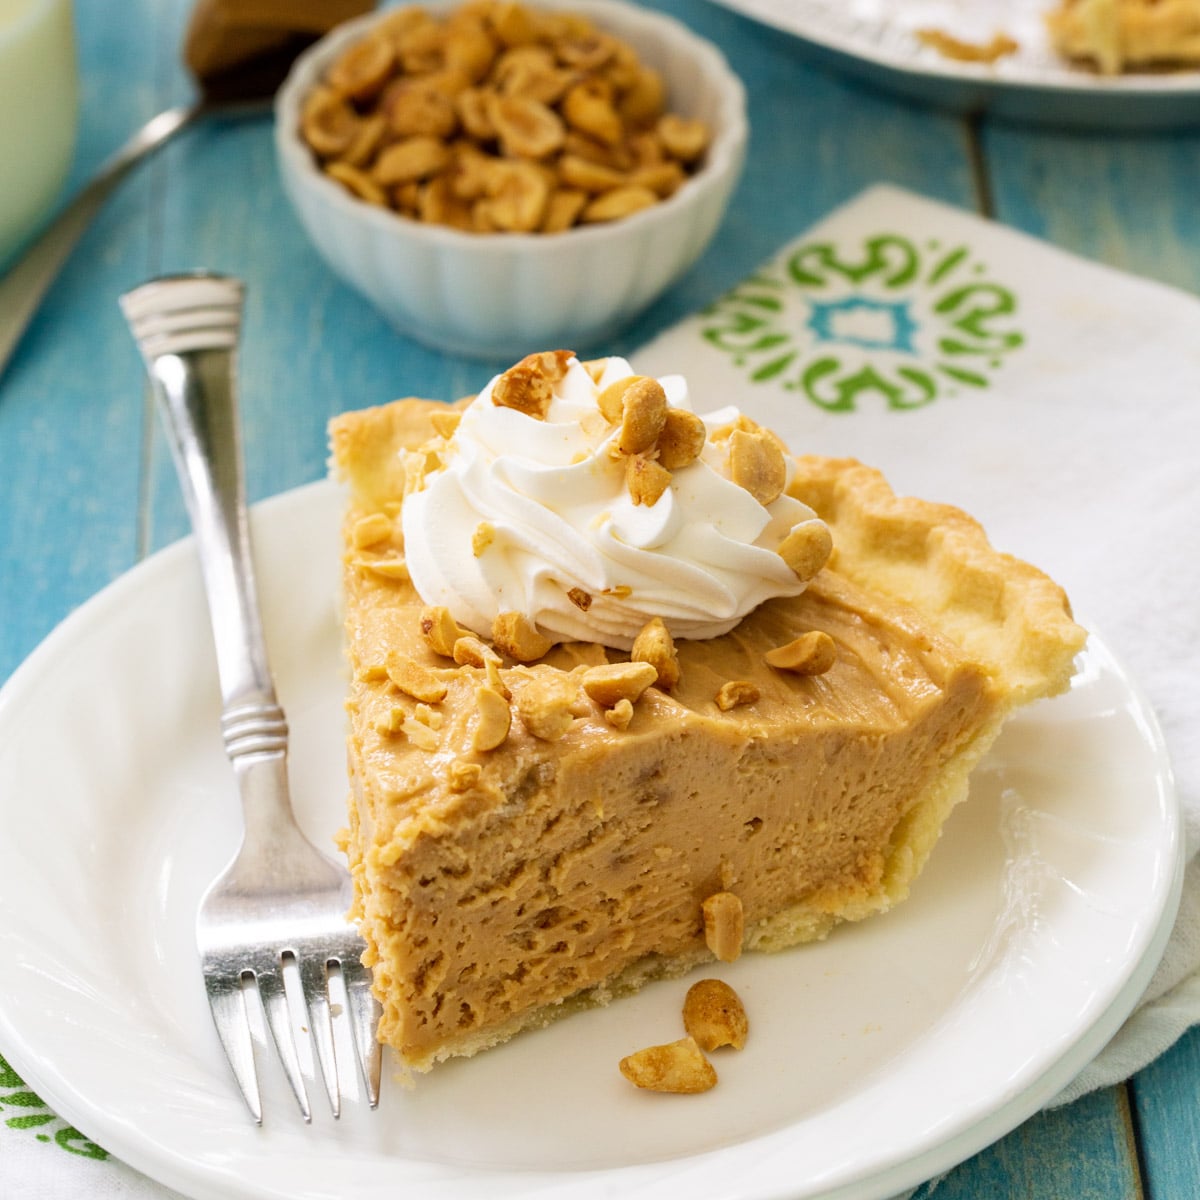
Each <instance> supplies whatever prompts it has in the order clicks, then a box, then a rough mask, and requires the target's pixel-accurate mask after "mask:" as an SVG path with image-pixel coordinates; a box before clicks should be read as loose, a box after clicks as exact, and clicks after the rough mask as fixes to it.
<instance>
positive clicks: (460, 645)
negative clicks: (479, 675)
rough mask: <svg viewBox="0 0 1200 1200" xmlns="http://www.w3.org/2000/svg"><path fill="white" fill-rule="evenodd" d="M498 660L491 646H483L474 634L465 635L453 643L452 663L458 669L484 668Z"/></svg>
mask: <svg viewBox="0 0 1200 1200" xmlns="http://www.w3.org/2000/svg"><path fill="white" fill-rule="evenodd" d="M496 658H498V655H497V654H496V652H495V650H493V649H492V648H491V646H486V645H484V643H483V642H481V641H480V640H479V639H478V638H477V637H476V636H475V635H474V634H471V633H466V634H463V636H462V637H460V638H459V639H458V641H456V642H455V643H454V661H455V662H456V663H458V665H459V666H460V667H485V666H486V665H487V663H488V662H489V661H490V660H492V659H496Z"/></svg>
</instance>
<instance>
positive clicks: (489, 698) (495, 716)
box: [471, 684, 512, 751]
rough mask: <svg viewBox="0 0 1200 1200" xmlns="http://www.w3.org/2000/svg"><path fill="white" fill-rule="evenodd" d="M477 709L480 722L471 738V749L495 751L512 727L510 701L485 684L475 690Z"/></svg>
mask: <svg viewBox="0 0 1200 1200" xmlns="http://www.w3.org/2000/svg"><path fill="white" fill-rule="evenodd" d="M475 707H476V709H477V710H478V712H479V720H478V721H477V722H476V724H475V732H474V733H473V734H472V736H471V749H473V750H480V751H484V750H495V749H496V747H497V746H499V745H501V744H502V743H503V742H504V740H505V739H506V738H507V737H508V731H509V729H510V728H511V727H512V712H511V711H510V709H509V707H508V701H507V700H505V698H504V697H503V696H502V695H500V693H499V692H497V691H496V690H495V689H494V688H490V687H488V686H487V685H486V684H485V685H484V686H482V687H479V688H476V689H475Z"/></svg>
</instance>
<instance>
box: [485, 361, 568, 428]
mask: <svg viewBox="0 0 1200 1200" xmlns="http://www.w3.org/2000/svg"><path fill="white" fill-rule="evenodd" d="M553 395H554V390H553V386H552V384H551V381H550V380H549V379H547V378H546V377H545V376H544V375H543V374H542V373H541V372H540V371H532V370H530V369H529V368H528V367H526V366H523V365H521V364H520V363H518V364H517V366H515V367H509V369H508V370H507V371H505V372H504V374H503V375H501V376H500V378H499V379H497V380H496V382H495V383H494V384H493V385H492V403H493V404H495V405H496V406H497V407H499V408H515V409H516V410H517V411H518V412H523V413H524V414H525V415H526V416H529V417H536V418H537V419H538V420H539V421H544V420H545V419H546V412H547V410H548V409H549V408H550V400H551V398H552V397H553Z"/></svg>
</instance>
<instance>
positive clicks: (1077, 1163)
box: [913, 1087, 1189, 1200]
mask: <svg viewBox="0 0 1200 1200" xmlns="http://www.w3.org/2000/svg"><path fill="white" fill-rule="evenodd" d="M1185 1194H1189V1193H1184V1192H1178V1193H1176V1192H1169V1193H1163V1195H1180V1196H1182V1195H1185ZM930 1196H936V1197H937V1200H982V1198H983V1197H986V1198H987V1200H1140V1197H1141V1196H1142V1190H1141V1184H1140V1181H1139V1177H1138V1171H1137V1155H1136V1152H1135V1147H1134V1141H1133V1126H1132V1122H1131V1120H1130V1114H1129V1103H1128V1099H1127V1097H1126V1094H1125V1089H1124V1088H1123V1087H1116V1088H1109V1089H1108V1090H1107V1091H1103V1092H1096V1093H1093V1094H1092V1095H1089V1096H1084V1097H1082V1098H1081V1099H1080V1100H1077V1101H1076V1102H1075V1103H1074V1104H1071V1105H1068V1106H1066V1107H1065V1108H1056V1109H1051V1110H1050V1111H1048V1112H1042V1113H1039V1114H1037V1115H1036V1116H1034V1117H1031V1118H1030V1119H1029V1120H1028V1121H1026V1122H1025V1124H1023V1125H1021V1126H1020V1127H1019V1128H1017V1129H1015V1130H1014V1131H1013V1132H1012V1133H1011V1134H1009V1135H1008V1137H1006V1138H1004V1139H1003V1140H1001V1141H999V1142H997V1143H995V1144H994V1145H992V1146H989V1147H988V1148H987V1149H986V1150H983V1151H981V1152H980V1153H979V1154H977V1155H976V1156H975V1157H974V1158H971V1159H968V1160H967V1162H965V1163H963V1164H962V1165H961V1166H959V1167H956V1168H955V1169H954V1170H953V1171H950V1172H949V1173H948V1174H947V1175H945V1176H943V1177H942V1178H940V1179H937V1180H934V1181H931V1182H930V1183H929V1184H926V1185H925V1186H924V1187H922V1188H920V1189H918V1191H917V1193H916V1195H915V1196H914V1197H913V1200H926V1198H927V1197H930Z"/></svg>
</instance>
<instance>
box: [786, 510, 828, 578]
mask: <svg viewBox="0 0 1200 1200" xmlns="http://www.w3.org/2000/svg"><path fill="white" fill-rule="evenodd" d="M832 553H833V535H832V534H831V533H830V532H829V527H828V526H827V525H826V524H825V523H824V522H823V521H804V522H802V523H801V524H799V525H797V526H796V527H795V528H794V529H793V530H792V531H791V533H789V534H788V535H787V537H785V538H784V539H783V541H782V542H780V543H779V556H780V557H781V558H782V559H783V561H784V562H785V563H787V565H788V566H789V567H791V568H792V570H793V571H794V572H795V573H796V577H797V578H798V579H802V580H805V581H806V582H807V581H808V580H809V579H812V578H813V576H814V575H816V574H817V572H818V571H820V569H821V568H822V567H823V566H824V565H825V564H826V563H827V562H828V561H829V556H830V554H832Z"/></svg>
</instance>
